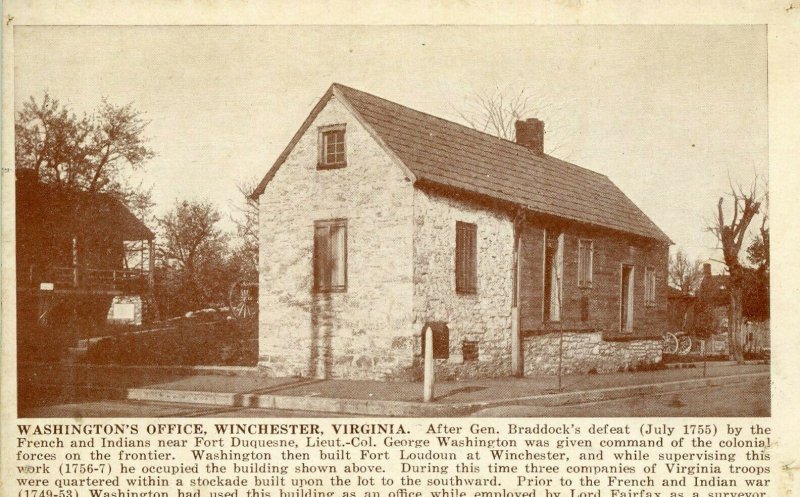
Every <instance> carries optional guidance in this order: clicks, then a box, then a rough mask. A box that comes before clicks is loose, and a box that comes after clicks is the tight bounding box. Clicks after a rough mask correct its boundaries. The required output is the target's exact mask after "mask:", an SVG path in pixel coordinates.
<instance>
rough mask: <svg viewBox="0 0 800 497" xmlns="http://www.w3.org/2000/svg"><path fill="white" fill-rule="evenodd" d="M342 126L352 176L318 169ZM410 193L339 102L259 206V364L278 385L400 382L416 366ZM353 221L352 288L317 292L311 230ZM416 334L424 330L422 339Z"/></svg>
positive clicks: (291, 157) (350, 242) (405, 182)
mask: <svg viewBox="0 0 800 497" xmlns="http://www.w3.org/2000/svg"><path fill="white" fill-rule="evenodd" d="M336 124H346V130H345V144H346V160H347V165H346V167H343V168H340V169H327V170H318V169H317V160H318V141H319V127H321V126H327V125H336ZM412 203H413V186H412V185H411V183H410V182H409V181H408V180H407V179H406V177H405V174H404V172H403V170H402V168H401V167H399V166H398V165H397V164H396V163H395V162H394V161H393V159H392V158H390V157H389V156H388V155H387V154H386V153H385V151H384V150H383V149H382V148H381V147H380V146H379V145H378V144H377V143H376V142H375V141H374V140H373V138H372V137H371V136H370V134H369V132H368V131H367V130H366V129H365V128H364V127H363V126H362V125H361V124H360V122H359V121H358V120H357V118H356V117H355V116H354V115H353V114H352V113H351V112H350V111H349V110H348V109H347V108H346V107H345V105H344V104H342V103H341V102H339V101H337V100H336V99H335V97H334V98H333V99H332V100H331V101H330V102H329V103H328V105H327V106H326V107H325V108H324V109H323V110H322V111H321V112H320V113H319V114H318V116H317V117H316V119H315V120H314V122H313V123H312V124H311V126H310V127H309V129H308V130H307V132H306V133H305V135H304V136H303V137H302V138H301V139H300V140H299V142H298V143H297V144H296V146H295V147H294V148H293V150H292V151H291V153H290V154H289V155H288V157H287V159H286V161H285V162H284V164H283V165H282V166H281V167H280V169H279V170H278V172H277V173H276V175H275V176H274V177H273V178H272V180H271V181H270V183H269V184H268V185H267V187H266V190H265V191H264V194H263V195H262V196H261V197H260V199H259V212H260V214H259V222H260V230H259V232H260V253H259V266H260V267H259V292H260V295H259V365H260V366H261V367H264V368H266V369H267V370H268V371H271V372H272V373H273V374H275V375H278V376H305V377H317V378H365V379H366V378H371V379H392V378H396V377H401V376H403V375H404V372H405V371H407V370H408V369H409V367H410V366H411V364H412V360H413V347H414V343H415V338H414V336H415V334H414V331H415V330H414V328H413V327H412V321H413V318H412V314H411V302H412V293H413V290H412V281H411V277H412V265H411V254H412ZM329 219H346V220H347V289H346V291H345V292H340V293H315V292H314V291H313V290H312V285H313V281H312V280H313V262H312V252H313V243H314V221H318V220H329ZM416 331H417V334H418V333H419V330H416Z"/></svg>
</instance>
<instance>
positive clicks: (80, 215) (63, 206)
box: [16, 177, 155, 241]
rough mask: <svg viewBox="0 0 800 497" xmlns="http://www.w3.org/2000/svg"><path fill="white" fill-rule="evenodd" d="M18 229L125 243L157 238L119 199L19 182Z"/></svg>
mask: <svg viewBox="0 0 800 497" xmlns="http://www.w3.org/2000/svg"><path fill="white" fill-rule="evenodd" d="M16 192H17V193H16V197H17V198H16V213H17V228H18V229H44V230H48V231H51V232H54V233H60V232H63V233H71V234H91V235H92V236H95V237H111V238H115V239H121V240H124V241H138V240H152V239H153V238H154V237H155V235H154V234H153V232H152V231H151V230H150V229H149V228H148V227H147V226H146V225H145V224H144V223H143V222H142V221H140V220H139V219H138V218H137V217H136V216H135V215H133V213H132V212H131V211H130V210H128V208H127V207H126V206H125V205H124V204H123V203H122V202H120V201H119V200H118V199H116V198H114V197H113V196H111V195H109V194H106V193H92V192H86V191H81V190H76V189H74V188H67V187H60V186H57V185H52V184H47V183H40V182H38V181H37V180H35V179H30V178H20V177H18V178H17V186H16Z"/></svg>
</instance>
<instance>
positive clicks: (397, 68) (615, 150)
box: [14, 25, 768, 270]
mask: <svg viewBox="0 0 800 497" xmlns="http://www.w3.org/2000/svg"><path fill="white" fill-rule="evenodd" d="M14 50H15V60H14V98H15V107H16V108H17V109H18V110H19V109H20V108H21V105H22V102H23V101H25V100H27V99H28V98H29V97H30V96H34V97H35V98H37V99H40V98H41V95H42V94H43V92H44V91H45V90H47V91H48V92H49V93H50V94H51V95H52V96H54V97H56V98H58V99H60V100H61V101H62V102H63V103H67V104H68V105H69V106H70V107H71V108H72V109H73V110H75V111H76V112H78V113H82V112H84V111H87V112H89V111H91V110H92V109H94V108H96V107H97V105H98V104H99V103H100V101H101V99H102V98H103V97H105V98H107V99H108V100H109V101H110V102H112V103H116V104H126V103H133V105H134V107H135V108H136V109H138V110H140V111H142V112H143V113H144V115H145V117H146V118H147V119H148V120H149V121H150V124H149V125H148V127H147V130H146V136H147V137H148V139H149V145H150V146H151V148H153V149H154V151H155V152H156V157H155V158H154V159H152V160H151V161H149V163H148V164H147V166H146V168H145V170H144V171H143V172H142V173H141V174H140V175H138V176H137V178H135V179H142V180H144V183H145V184H146V185H152V187H153V198H154V200H155V201H156V203H157V207H156V210H157V212H159V213H161V212H164V211H165V210H166V209H168V208H169V207H170V206H171V205H172V204H173V202H174V201H175V200H183V199H209V200H211V201H213V202H215V203H216V204H217V205H218V206H219V208H220V209H221V210H222V211H224V212H228V211H231V208H232V206H233V205H234V204H235V203H236V202H239V196H238V190H237V188H236V184H237V182H240V181H242V180H246V179H248V178H255V177H258V178H259V179H260V177H262V176H263V175H264V174H265V173H266V171H267V170H268V169H269V167H270V165H271V164H272V163H273V162H274V161H275V159H276V158H277V157H278V155H279V154H280V153H281V151H282V150H283V148H284V147H285V146H286V144H287V143H288V142H289V140H290V139H291V137H292V135H293V134H294V133H295V131H296V130H297V129H298V128H299V127H300V125H301V124H302V122H303V120H304V119H305V117H306V116H307V115H308V113H309V112H310V110H311V108H312V107H313V106H314V104H315V103H316V101H317V100H318V99H319V98H320V97H321V96H322V95H323V93H324V92H325V90H326V89H327V88H328V86H329V85H330V84H331V83H332V82H338V83H342V84H345V85H348V86H352V87H354V88H358V89H360V90H363V91H367V92H369V93H373V94H375V95H378V96H381V97H383V98H387V99H389V100H392V101H395V102H398V103H401V104H403V105H406V106H409V107H411V108H414V109H417V110H420V111H424V112H427V113H430V114H434V115H437V116H440V117H444V118H446V119H451V120H454V121H457V122H462V120H461V118H460V115H459V114H460V111H464V110H466V109H469V108H471V106H472V102H473V97H472V95H474V94H475V93H476V92H485V91H488V90H491V89H493V88H500V89H502V90H504V91H507V92H513V91H520V90H523V89H524V90H525V91H526V92H528V93H530V94H532V95H534V96H536V97H537V99H538V100H537V101H540V102H542V106H544V107H546V110H545V111H544V112H543V113H541V115H539V116H529V117H544V118H545V121H546V126H547V127H546V129H547V134H546V138H545V141H546V142H548V143H550V142H549V141H550V140H553V142H552V143H558V144H560V145H561V147H560V148H559V150H558V151H557V152H556V153H554V155H555V156H557V157H561V158H564V159H566V160H569V161H570V162H574V163H576V164H579V165H581V166H584V167H587V168H589V169H592V170H595V171H598V172H600V173H603V174H606V175H607V176H609V177H610V178H611V179H612V181H614V182H615V183H616V184H617V185H618V186H619V187H620V188H621V189H622V191H623V192H625V193H626V194H627V195H628V197H630V198H631V200H633V201H634V203H636V204H637V205H638V206H639V207H640V208H641V209H642V210H643V211H644V212H645V213H646V214H647V215H648V216H650V218H651V219H653V221H655V223H656V224H658V225H659V227H661V229H662V230H663V231H664V232H666V233H667V234H668V235H669V236H670V238H671V239H672V240H673V241H674V242H675V245H674V247H673V250H675V249H677V248H681V249H683V250H685V251H687V253H688V254H689V255H690V256H691V257H692V258H697V259H700V260H702V261H707V260H714V259H719V258H720V256H719V255H718V251H717V249H716V241H715V238H714V237H713V235H711V234H710V233H708V232H707V231H706V226H707V225H708V223H709V221H710V220H711V219H712V218H713V216H714V213H715V208H716V202H717V200H718V198H719V197H720V196H721V195H723V194H725V193H726V192H728V191H729V190H730V186H729V185H730V183H731V182H732V183H734V184H738V183H742V184H745V185H749V184H750V183H751V182H752V181H753V178H754V177H755V176H757V175H758V176H761V177H763V178H766V175H767V170H768V167H767V157H768V129H767V120H768V115H767V42H766V30H765V27H764V26H757V25H752V26H742V25H739V26H710V25H709V26H491V27H489V26H470V27H465V26H457V27H456V26H355V27H353V26H335V27H334V26H231V27H214V26H149V27H148V26H95V27H89V26H18V27H17V28H16V29H15V31H14ZM545 148H546V149H548V144H547V143H546V145H545ZM726 201H727V200H726ZM226 226H227V227H228V228H230V227H231V226H230V224H229V223H228V224H227V225H226ZM716 266H717V267H718V265H716ZM718 270H719V269H718Z"/></svg>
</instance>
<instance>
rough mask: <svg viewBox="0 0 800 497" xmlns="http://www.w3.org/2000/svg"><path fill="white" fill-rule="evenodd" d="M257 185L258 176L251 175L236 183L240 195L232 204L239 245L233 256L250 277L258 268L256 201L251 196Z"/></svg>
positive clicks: (242, 270)
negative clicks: (237, 200)
mask: <svg viewBox="0 0 800 497" xmlns="http://www.w3.org/2000/svg"><path fill="white" fill-rule="evenodd" d="M257 185H258V178H256V177H251V178H248V179H245V180H243V181H240V182H238V183H237V184H236V188H237V189H238V190H239V194H240V195H241V197H240V198H239V202H237V203H235V204H234V205H233V209H234V213H233V214H232V215H231V220H232V221H233V223H234V224H235V225H236V235H237V237H238V239H239V243H240V245H239V246H238V247H237V248H236V250H235V252H234V253H233V258H234V259H235V260H236V262H237V263H238V265H239V266H240V268H239V270H240V271H241V272H242V273H244V274H243V276H249V277H252V276H253V275H255V273H256V272H257V270H258V201H257V200H254V199H253V198H251V195H252V193H253V191H254V190H255V189H256V186H257Z"/></svg>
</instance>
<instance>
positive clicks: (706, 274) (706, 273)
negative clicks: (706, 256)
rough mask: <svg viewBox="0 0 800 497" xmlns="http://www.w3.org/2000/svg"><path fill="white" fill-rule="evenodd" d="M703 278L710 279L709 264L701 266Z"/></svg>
mask: <svg viewBox="0 0 800 497" xmlns="http://www.w3.org/2000/svg"><path fill="white" fill-rule="evenodd" d="M703 277H704V278H705V277H708V278H710V277H711V263H708V262H706V263H705V264H703Z"/></svg>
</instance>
